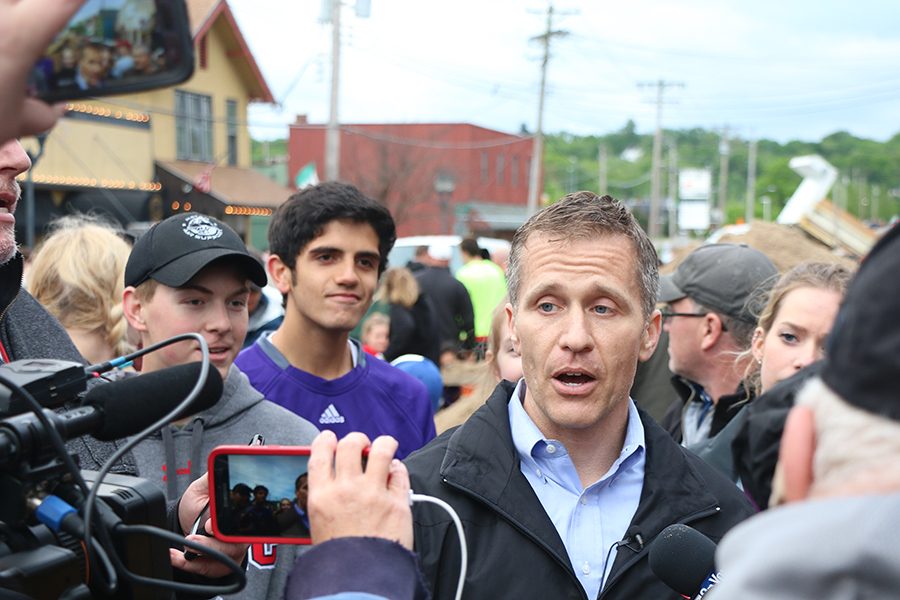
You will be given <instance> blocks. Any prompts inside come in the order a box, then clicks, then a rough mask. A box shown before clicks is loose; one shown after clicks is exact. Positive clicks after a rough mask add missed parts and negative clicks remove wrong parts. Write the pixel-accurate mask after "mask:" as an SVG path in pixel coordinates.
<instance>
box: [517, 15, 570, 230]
mask: <svg viewBox="0 0 900 600" xmlns="http://www.w3.org/2000/svg"><path fill="white" fill-rule="evenodd" d="M566 35H569V32H568V31H562V30H556V31H554V30H553V4H550V5H548V6H547V29H546V30H545V31H544V33H542V34H541V35H538V36H535V37H533V38H531V39H532V41H539V42H540V43H541V45H543V47H544V57H543V59H542V60H541V91H540V93H539V95H538V114H537V129H536V130H535V132H534V142H533V144H532V148H531V172H530V173H529V174H528V205H527V208H526V210H527V212H528V214H529V215H533V214H534V213H535V212H537V205H538V196H539V195H540V190H538V185H539V184H540V179H541V167H542V166H543V163H544V93H545V92H546V90H547V63H548V62H550V40H552V39H553V38H554V37H562V36H566Z"/></svg>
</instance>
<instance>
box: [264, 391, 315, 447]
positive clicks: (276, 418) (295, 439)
mask: <svg viewBox="0 0 900 600" xmlns="http://www.w3.org/2000/svg"><path fill="white" fill-rule="evenodd" d="M247 416H248V417H249V418H252V420H253V421H255V422H258V423H260V424H261V425H265V426H266V427H273V428H274V429H273V430H271V431H272V433H271V434H270V435H267V436H266V437H267V438H270V439H269V442H270V443H273V442H274V443H290V444H292V445H306V444H309V443H311V442H312V440H313V438H315V437H316V435H318V433H319V429H318V428H317V427H316V426H315V425H313V424H312V423H310V422H309V421H307V420H306V419H304V418H303V417H301V416H300V415H298V414H296V413H294V412H291V411H289V410H288V409H286V408H284V407H282V406H279V405H277V404H275V403H274V402H270V401H268V400H265V401H263V402H260V403H258V404H255V405H254V406H253V407H252V408H250V410H249V411H248V412H247ZM276 438H278V439H276ZM279 439H280V440H281V441H279Z"/></svg>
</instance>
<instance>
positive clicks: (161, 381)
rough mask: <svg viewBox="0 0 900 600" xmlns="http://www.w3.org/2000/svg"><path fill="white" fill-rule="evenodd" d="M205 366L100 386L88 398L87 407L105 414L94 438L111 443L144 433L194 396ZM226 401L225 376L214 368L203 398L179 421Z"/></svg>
mask: <svg viewBox="0 0 900 600" xmlns="http://www.w3.org/2000/svg"><path fill="white" fill-rule="evenodd" d="M200 366H201V363H199V362H193V363H187V364H184V365H177V366H174V367H168V368H166V369H160V370H159V371H153V372H151V373H147V374H145V375H139V376H137V377H129V378H127V379H122V380H120V381H113V382H111V383H105V384H103V385H97V386H94V387H93V388H91V390H90V391H89V392H88V393H87V394H86V395H85V398H84V404H86V405H91V406H95V407H96V408H98V409H99V410H100V411H101V412H102V413H103V422H102V423H101V424H100V427H99V429H98V430H97V431H95V432H93V433H92V434H91V435H93V436H94V437H95V438H97V439H98V440H103V441H109V440H117V439H120V438H124V437H128V436H130V435H134V434H136V433H139V432H141V431H143V430H144V429H145V428H147V427H148V426H150V425H152V424H153V423H154V422H156V421H157V420H159V419H161V418H162V417H163V416H165V415H166V414H168V413H169V412H170V411H172V410H173V409H174V408H175V407H176V406H178V405H179V404H180V403H181V402H182V401H183V400H184V399H185V398H186V397H187V395H188V394H189V393H190V391H191V389H193V387H194V385H195V384H196V383H197V379H198V378H199V377H200ZM221 397H222V376H221V375H220V374H219V371H218V370H217V369H215V368H214V367H210V369H209V374H208V375H207V378H206V381H205V382H204V385H203V388H202V389H201V390H200V394H199V395H198V396H197V397H196V398H195V399H194V401H193V402H192V403H191V404H190V406H189V407H188V408H187V409H186V410H185V411H184V412H182V414H181V415H179V416H178V417H176V418H182V417H185V416H188V415H192V414H195V413H198V412H201V411H204V410H206V409H208V408H210V407H212V406H213V405H214V404H215V403H216V402H218V401H219V399H220V398H221Z"/></svg>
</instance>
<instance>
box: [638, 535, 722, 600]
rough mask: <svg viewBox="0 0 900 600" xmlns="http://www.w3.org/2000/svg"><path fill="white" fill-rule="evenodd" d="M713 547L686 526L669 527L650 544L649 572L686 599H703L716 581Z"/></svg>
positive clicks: (708, 541)
mask: <svg viewBox="0 0 900 600" xmlns="http://www.w3.org/2000/svg"><path fill="white" fill-rule="evenodd" d="M715 562H716V544H715V542H713V541H712V540H711V539H709V538H708V537H706V536H705V535H703V534H702V533H700V532H699V531H697V530H696V529H694V528H693V527H688V526H687V525H682V524H680V523H679V524H676V525H669V526H668V527H666V528H665V529H663V530H662V532H661V533H660V534H659V536H657V538H656V539H655V540H653V543H652V544H650V570H651V571H653V574H654V575H656V576H657V577H658V578H659V579H660V580H662V582H663V583H665V584H666V585H667V586H669V587H670V588H672V589H673V590H675V591H676V592H678V593H679V594H681V595H682V596H685V597H687V598H702V597H703V596H704V595H705V594H706V592H707V591H708V590H709V589H710V588H711V587H712V586H713V585H715V584H716V583H718V581H719V577H720V575H719V573H718V572H716V565H715Z"/></svg>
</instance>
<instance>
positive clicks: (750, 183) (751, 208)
mask: <svg viewBox="0 0 900 600" xmlns="http://www.w3.org/2000/svg"><path fill="white" fill-rule="evenodd" d="M755 212H756V140H750V148H749V150H748V153H747V205H746V206H745V207H744V222H745V223H751V222H752V221H753V217H754V215H755Z"/></svg>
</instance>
